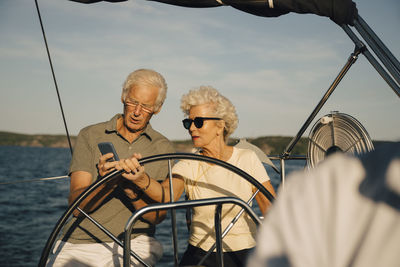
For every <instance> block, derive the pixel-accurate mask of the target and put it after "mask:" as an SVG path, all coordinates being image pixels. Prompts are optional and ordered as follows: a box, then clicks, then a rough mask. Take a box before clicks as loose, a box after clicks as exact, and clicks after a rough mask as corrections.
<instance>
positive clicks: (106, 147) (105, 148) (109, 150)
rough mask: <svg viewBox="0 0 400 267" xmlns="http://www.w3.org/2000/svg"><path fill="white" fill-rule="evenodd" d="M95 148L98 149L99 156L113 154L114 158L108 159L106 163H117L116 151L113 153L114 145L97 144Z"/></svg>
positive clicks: (108, 143)
mask: <svg viewBox="0 0 400 267" xmlns="http://www.w3.org/2000/svg"><path fill="white" fill-rule="evenodd" d="M97 146H98V147H99V149H100V152H101V154H103V155H104V154H107V153H113V154H114V157H112V158H109V159H108V160H107V161H118V160H119V157H118V154H117V151H115V148H114V145H113V144H112V143H111V142H102V143H98V144H97Z"/></svg>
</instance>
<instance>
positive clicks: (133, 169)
mask: <svg viewBox="0 0 400 267" xmlns="http://www.w3.org/2000/svg"><path fill="white" fill-rule="evenodd" d="M141 158H142V155H141V154H139V153H134V154H133V155H132V157H131V158H128V159H122V160H120V161H118V164H117V165H116V166H115V168H116V169H117V170H124V172H123V173H122V177H124V178H125V179H127V180H129V181H131V182H133V183H134V184H136V185H137V186H138V187H139V188H144V187H145V186H146V185H147V184H148V182H149V177H148V176H147V175H146V173H145V170H144V166H142V165H140V164H139V161H138V160H140V159H141Z"/></svg>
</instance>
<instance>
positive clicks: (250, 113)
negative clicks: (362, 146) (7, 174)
mask: <svg viewBox="0 0 400 267" xmlns="http://www.w3.org/2000/svg"><path fill="white" fill-rule="evenodd" d="M355 2H356V4H357V8H358V11H359V14H360V15H361V17H362V18H363V19H364V20H365V21H366V22H367V23H368V24H369V26H370V27H371V28H372V29H373V30H374V31H375V33H376V34H377V35H378V36H379V37H380V38H381V39H382V41H383V42H384V43H385V44H386V46H387V47H388V48H389V49H390V50H391V52H392V53H393V54H394V55H395V56H396V57H397V58H398V59H400V34H399V26H400V2H399V1H398V0H381V1H374V0H362V1H361V0H359V1H355ZM39 7H40V12H41V16H42V21H43V24H44V29H45V32H46V37H47V41H48V45H49V49H50V53H51V57H52V62H53V66H54V70H55V75H56V80H57V83H58V88H59V91H60V96H61V101H62V104H63V108H64V113H65V116H66V122H67V127H68V131H69V133H70V134H71V135H77V134H78V132H79V130H80V129H81V128H83V127H85V126H87V125H90V124H94V123H97V122H101V121H106V120H109V119H110V118H111V117H113V115H114V114H116V113H118V112H121V111H122V104H121V100H120V95H121V86H122V83H123V81H124V80H125V78H126V76H127V75H128V74H129V73H130V72H132V71H134V70H135V69H138V68H151V69H154V70H156V71H158V72H160V73H161V74H162V75H163V76H164V77H165V79H166V81H167V83H168V93H167V99H166V102H165V104H164V106H163V108H162V110H161V112H160V113H159V114H158V115H155V116H154V117H153V118H152V122H151V123H152V125H153V127H154V128H155V129H157V130H159V131H160V132H162V133H163V134H164V135H165V136H166V137H168V138H169V139H171V140H182V139H189V135H188V133H187V131H186V130H185V129H184V128H183V127H182V123H181V120H182V119H184V115H183V113H182V111H181V110H180V108H179V105H180V98H181V96H182V95H183V94H185V93H187V92H188V91H189V90H190V89H193V88H195V87H197V86H200V85H211V86H213V87H215V88H216V89H218V90H219V91H220V92H221V93H222V94H223V95H225V96H226V97H227V98H229V99H230V100H231V101H232V103H233V104H234V105H235V107H236V109H237V113H238V116H239V126H238V128H237V130H236V131H235V132H234V133H233V135H232V136H233V137H237V138H254V137H259V136H268V135H282V136H294V135H296V134H297V132H298V131H299V129H300V127H301V126H302V125H303V123H304V122H305V121H306V119H307V117H308V116H309V115H310V114H311V112H312V111H313V109H314V107H315V105H316V104H317V103H318V102H319V100H320V99H321V97H322V96H323V94H324V93H325V91H326V90H327V89H328V88H329V86H330V85H331V83H332V82H333V80H334V79H335V77H336V76H337V74H338V73H339V71H340V69H341V68H342V67H343V66H344V64H345V63H346V61H347V59H348V57H349V56H350V54H351V53H352V52H353V50H354V44H353V42H352V41H351V40H350V39H349V38H348V36H347V35H346V33H345V32H344V31H343V30H342V29H341V28H340V27H339V26H338V25H336V24H335V23H333V22H332V21H331V20H330V19H329V18H326V17H320V16H317V15H312V14H306V15H300V14H294V13H291V14H288V15H284V16H280V17H279V18H263V17H258V16H254V15H251V14H247V13H244V12H241V11H239V10H236V9H234V8H232V7H228V6H224V7H218V8H206V9H191V8H184V7H176V6H170V5H165V4H162V3H156V2H150V1H144V0H135V1H133V0H130V1H128V2H122V3H117V4H112V3H103V2H102V3H96V4H92V5H84V4H80V3H75V2H71V1H53V0H39ZM353 29H354V28H353ZM0 36H1V38H0V94H1V96H0V99H1V105H0V114H1V115H0V131H8V132H16V133H24V134H65V128H64V124H63V121H62V117H61V112H60V107H59V104H58V99H57V94H56V90H55V85H54V83H53V78H52V75H51V72H50V67H49V62H48V59H47V54H46V50H45V45H44V42H43V36H42V33H41V29H40V24H39V19H38V16H37V11H36V7H35V3H34V1H33V0H1V1H0ZM399 100H400V99H399V98H398V97H397V96H396V95H395V93H394V92H393V91H392V89H391V88H390V87H389V86H388V85H387V84H386V83H385V82H384V80H383V79H382V78H381V77H380V76H379V74H378V73H377V72H376V71H375V70H374V69H373V67H372V66H371V65H370V64H369V63H368V61H367V60H366V58H365V57H364V56H363V55H360V57H359V58H358V60H357V62H356V63H355V65H353V66H352V67H351V69H350V70H349V72H348V74H347V75H346V76H345V77H344V79H343V80H342V82H341V83H340V84H339V86H338V88H337V89H336V90H335V92H334V93H333V94H332V96H331V97H330V98H329V100H328V101H327V103H326V105H325V106H324V107H323V109H322V110H321V111H320V112H319V113H318V115H317V116H316V118H315V120H314V121H313V123H311V125H310V126H309V127H308V128H307V130H306V132H305V133H304V135H303V136H308V134H309V132H310V130H311V128H312V126H313V125H314V123H315V122H316V121H317V120H318V119H319V118H321V117H322V116H324V115H326V114H329V113H330V112H331V111H339V112H342V113H345V114H349V115H351V116H353V117H354V118H356V119H357V120H358V121H360V122H361V124H362V125H363V126H364V127H365V128H366V130H367V131H368V133H369V135H370V136H371V138H372V139H374V140H394V141H399V140H400V120H399V115H400V102H399Z"/></svg>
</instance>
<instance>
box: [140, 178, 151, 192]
mask: <svg viewBox="0 0 400 267" xmlns="http://www.w3.org/2000/svg"><path fill="white" fill-rule="evenodd" d="M144 176H145V177H147V180H148V182H147V185H145V186H144V187H139V188H140V190H141V191H142V192H144V191H146V190H147V189H148V188H149V187H150V184H151V178H150V177H149V176H148V175H147V174H145V175H144Z"/></svg>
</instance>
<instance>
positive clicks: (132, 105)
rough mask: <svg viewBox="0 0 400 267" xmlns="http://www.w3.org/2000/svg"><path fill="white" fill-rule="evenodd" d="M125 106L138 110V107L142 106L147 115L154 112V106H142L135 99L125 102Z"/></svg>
mask: <svg viewBox="0 0 400 267" xmlns="http://www.w3.org/2000/svg"><path fill="white" fill-rule="evenodd" d="M124 104H125V106H127V107H130V108H134V109H135V108H136V107H137V106H141V107H142V110H143V111H144V112H147V113H152V112H153V111H154V106H150V105H146V104H142V103H140V102H139V101H136V100H134V99H129V101H125V103H124Z"/></svg>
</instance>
